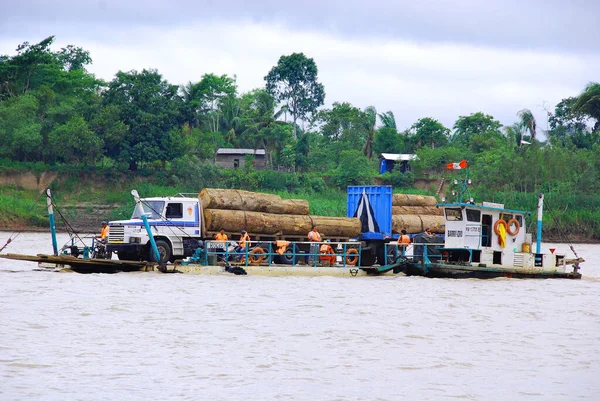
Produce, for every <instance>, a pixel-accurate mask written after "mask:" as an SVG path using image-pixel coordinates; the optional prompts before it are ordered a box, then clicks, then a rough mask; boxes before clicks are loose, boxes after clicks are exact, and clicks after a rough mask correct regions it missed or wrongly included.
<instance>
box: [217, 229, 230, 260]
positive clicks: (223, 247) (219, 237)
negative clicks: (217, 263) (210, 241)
mask: <svg viewBox="0 0 600 401" xmlns="http://www.w3.org/2000/svg"><path fill="white" fill-rule="evenodd" d="M228 239H229V237H227V234H225V230H223V229H221V230H220V231H219V232H218V233H217V235H215V241H222V242H225V244H222V245H221V244H219V245H216V246H215V250H221V251H222V252H225V250H226V249H227V240H228ZM219 259H221V260H224V259H225V256H220V257H219Z"/></svg>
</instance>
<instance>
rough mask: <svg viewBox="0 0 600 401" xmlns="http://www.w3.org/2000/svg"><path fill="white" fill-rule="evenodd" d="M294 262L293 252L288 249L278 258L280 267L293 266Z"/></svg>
mask: <svg viewBox="0 0 600 401" xmlns="http://www.w3.org/2000/svg"><path fill="white" fill-rule="evenodd" d="M295 262H296V261H295V258H294V252H293V251H292V250H291V249H290V248H288V249H286V250H285V252H284V253H283V255H280V256H279V263H281V264H282V265H293V264H295Z"/></svg>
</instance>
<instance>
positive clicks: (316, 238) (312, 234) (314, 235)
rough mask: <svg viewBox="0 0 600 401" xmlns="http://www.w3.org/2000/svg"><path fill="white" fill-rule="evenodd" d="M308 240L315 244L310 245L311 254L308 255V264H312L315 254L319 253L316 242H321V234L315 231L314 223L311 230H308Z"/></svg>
mask: <svg viewBox="0 0 600 401" xmlns="http://www.w3.org/2000/svg"><path fill="white" fill-rule="evenodd" d="M308 240H309V241H311V242H315V244H311V245H310V253H311V255H310V256H309V257H308V264H313V261H314V257H315V255H316V254H318V253H319V244H317V242H321V234H319V232H318V231H317V226H316V225H313V226H312V230H310V231H309V232H308Z"/></svg>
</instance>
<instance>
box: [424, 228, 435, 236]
mask: <svg viewBox="0 0 600 401" xmlns="http://www.w3.org/2000/svg"><path fill="white" fill-rule="evenodd" d="M425 235H429V236H430V237H432V236H433V233H432V232H431V230H430V229H429V228H426V229H425Z"/></svg>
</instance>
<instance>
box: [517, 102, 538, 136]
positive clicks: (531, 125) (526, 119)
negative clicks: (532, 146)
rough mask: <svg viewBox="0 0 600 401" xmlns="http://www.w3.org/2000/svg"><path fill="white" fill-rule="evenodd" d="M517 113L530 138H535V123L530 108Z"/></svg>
mask: <svg viewBox="0 0 600 401" xmlns="http://www.w3.org/2000/svg"><path fill="white" fill-rule="evenodd" d="M517 115H518V116H519V118H520V119H521V121H520V124H521V126H522V127H523V128H524V129H526V130H527V131H529V134H530V135H531V139H535V134H536V132H535V129H536V124H535V117H534V116H533V114H532V113H531V110H529V109H523V110H521V111H519V112H518V113H517Z"/></svg>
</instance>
